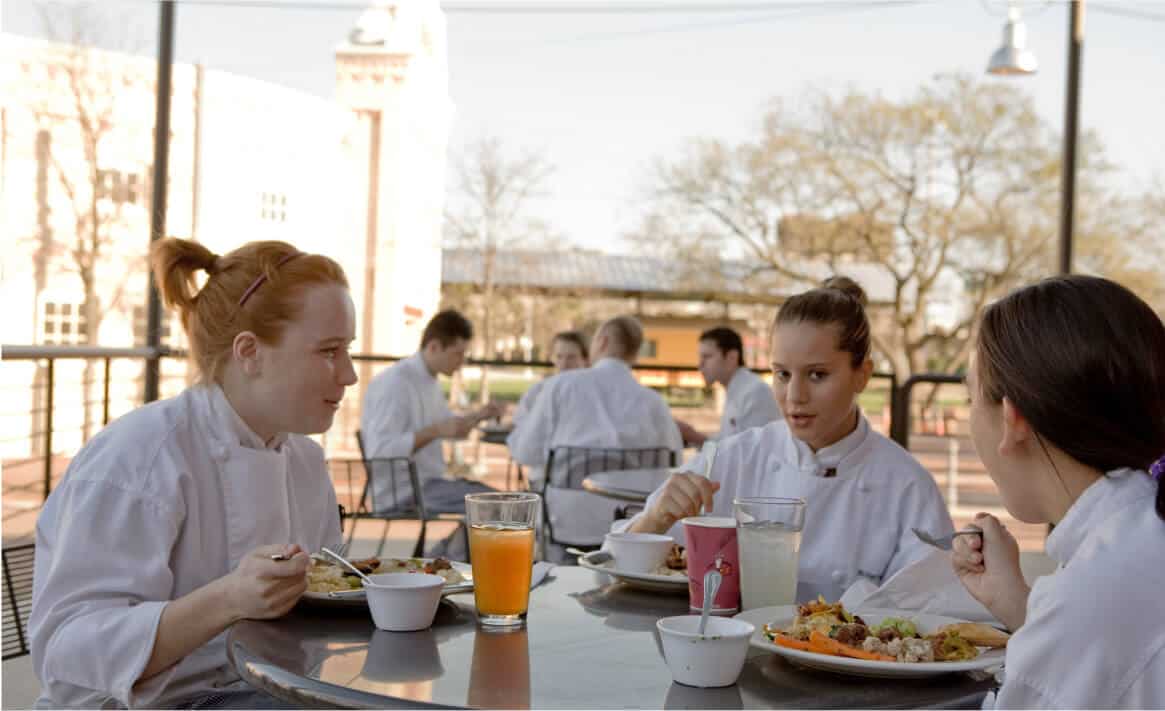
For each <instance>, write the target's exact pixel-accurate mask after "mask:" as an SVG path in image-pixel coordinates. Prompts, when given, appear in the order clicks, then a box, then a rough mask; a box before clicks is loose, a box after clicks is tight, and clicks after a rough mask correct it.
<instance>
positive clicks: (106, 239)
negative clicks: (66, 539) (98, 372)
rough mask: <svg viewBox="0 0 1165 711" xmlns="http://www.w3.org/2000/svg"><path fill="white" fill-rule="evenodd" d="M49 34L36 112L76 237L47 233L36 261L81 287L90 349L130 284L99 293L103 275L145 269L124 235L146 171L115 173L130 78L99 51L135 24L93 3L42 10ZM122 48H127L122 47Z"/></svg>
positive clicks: (86, 425)
mask: <svg viewBox="0 0 1165 711" xmlns="http://www.w3.org/2000/svg"><path fill="white" fill-rule="evenodd" d="M41 13H42V21H43V23H44V27H45V31H46V33H47V34H48V36H49V37H50V38H52V39H53V40H54V42H55V46H54V47H53V54H52V59H51V60H50V62H49V64H48V66H47V67H46V70H47V74H48V79H49V82H50V85H51V87H52V90H50V91H48V92H46V94H45V98H44V100H43V101H42V102H41V104H40V105H39V106H35V107H33V110H34V113H35V115H36V119H37V122H38V125H39V126H40V127H41V131H42V132H43V133H45V135H46V136H47V138H48V140H47V148H48V150H47V151H46V153H47V159H48V162H49V169H50V171H49V172H50V174H51V176H52V178H53V180H54V182H55V184H56V185H57V186H58V187H59V188H60V192H61V193H62V194H63V196H64V198H65V200H64V201H61V202H63V203H64V204H66V205H67V206H68V209H69V216H70V218H71V221H72V223H73V229H72V232H71V233H66V234H63V235H59V236H58V235H54V234H50V235H42V236H41V238H40V240H39V241H40V245H39V250H38V258H39V260H41V263H42V265H48V264H52V265H53V266H54V267H56V268H58V269H60V270H61V271H62V272H64V273H71V274H74V275H76V277H77V278H78V279H79V281H80V283H81V287H82V293H83V300H82V305H81V309H82V312H83V314H84V319H83V321H84V323H85V332H84V342H85V344H86V345H91V346H92V345H97V343H98V334H99V330H100V327H101V323H102V321H103V320H104V318H105V316H106V315H107V314H108V313H110V312H111V311H114V310H118V309H120V308H122V299H123V297H124V295H125V290H126V287H127V285H128V284H129V283H130V280H128V279H116V280H112V282H111V283H112V284H113V285H114V286H113V290H112V292H110V293H108V294H103V293H101V290H100V288H99V276H100V275H99V272H100V271H101V270H102V269H107V268H109V267H110V266H111V265H112V263H113V262H114V260H123V262H124V266H125V268H126V272H127V273H137V272H140V270H141V268H142V259H141V257H140V256H139V257H136V258H135V257H130V256H128V255H125V254H120V253H119V251H118V250H117V247H116V240H117V238H118V236H119V235H121V234H124V230H125V228H127V227H128V226H129V222H128V221H127V220H128V217H127V214H126V206H127V205H130V204H133V203H135V202H136V203H138V204H141V205H143V206H144V204H145V200H146V199H147V198H146V195H147V190H146V188H147V180H146V177H145V175H143V174H142V173H140V172H130V173H124V172H121V171H117V170H113V169H112V168H113V167H114V166H119V165H120V164H122V163H124V162H125V156H126V145H125V141H124V140H120V142H119V139H122V138H124V136H123V135H119V131H120V130H121V127H120V126H119V125H118V121H119V116H118V109H119V104H118V101H119V96H122V97H123V96H124V95H125V92H124V89H125V88H126V85H127V84H128V83H129V80H130V76H129V73H128V72H129V70H128V69H127V66H128V65H127V63H126V59H125V58H124V56H121V57H119V56H117V55H113V54H111V53H109V52H107V51H104V50H102V49H99V48H98V46H99V45H101V44H108V43H110V42H113V43H115V44H123V45H124V44H126V43H127V42H128V38H126V37H124V36H121V37H119V36H118V35H119V33H123V32H125V28H126V27H127V26H129V25H128V24H127V23H126V22H125V18H112V17H110V16H109V15H107V14H104V13H103V12H102V11H101V10H99V9H98V7H97V6H95V5H92V4H85V3H81V4H70V5H56V4H45V5H42V6H41ZM123 48H124V47H123ZM94 372H95V371H94V362H93V361H92V360H88V361H86V368H85V375H84V380H85V383H86V389H88V387H90V385H91V384H92V383H93V380H94ZM89 399H90V398H89V397H87V396H86V397H85V398H84V401H85V403H86V404H85V406H84V407H83V410H84V419H83V423H82V427H83V436H84V438H85V439H88V437H89V435H90V433H91V429H92V427H93V417H92V416H91V413H90V408H89V406H88V404H87V403H88V401H89Z"/></svg>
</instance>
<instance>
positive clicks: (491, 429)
mask: <svg viewBox="0 0 1165 711" xmlns="http://www.w3.org/2000/svg"><path fill="white" fill-rule="evenodd" d="M478 429H480V430H481V441H482V442H485V443H487V444H505V443H506V438H508V437H509V436H510V433H511V432H513V431H514V427H513V426H512V425H484V426H482V427H479V428H478Z"/></svg>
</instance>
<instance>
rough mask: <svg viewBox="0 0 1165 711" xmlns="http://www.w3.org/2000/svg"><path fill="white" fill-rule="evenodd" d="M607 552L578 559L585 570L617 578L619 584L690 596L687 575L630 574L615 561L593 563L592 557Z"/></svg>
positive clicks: (591, 553) (595, 552)
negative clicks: (617, 565) (619, 567)
mask: <svg viewBox="0 0 1165 711" xmlns="http://www.w3.org/2000/svg"><path fill="white" fill-rule="evenodd" d="M600 552H604V553H605V551H592V552H590V553H587V554H586V555H580V556H579V557H578V564H579V565H580V566H581V567H583V568H588V569H590V570H594V571H596V572H599V573H605V574H606V575H610V576H611V577H613V578H615V579H616V580H618V581H619V582H621V583H623V584H625V585H627V586H629V587H633V588H639V589H640V590H650V591H652V592H664V593H672V594H679V593H683V594H684V595H687V594H688V576H687V575H653V574H651V573H630V572H627V571H622V570H619V569H618V568H617V567H615V566H616V562H615V561H611V560H609V561H606V562H603V563H594V562H591V557H592V556H594V555H596V554H598V553H600Z"/></svg>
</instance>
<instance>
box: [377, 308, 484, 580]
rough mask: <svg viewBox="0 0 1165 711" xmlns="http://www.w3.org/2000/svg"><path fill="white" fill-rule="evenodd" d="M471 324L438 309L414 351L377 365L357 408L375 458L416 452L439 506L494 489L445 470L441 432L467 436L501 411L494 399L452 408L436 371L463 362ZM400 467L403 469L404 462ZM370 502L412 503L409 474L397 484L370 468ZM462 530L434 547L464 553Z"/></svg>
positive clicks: (433, 506)
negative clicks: (458, 411)
mask: <svg viewBox="0 0 1165 711" xmlns="http://www.w3.org/2000/svg"><path fill="white" fill-rule="evenodd" d="M472 339H473V325H472V324H470V322H469V320H468V319H466V318H465V317H464V316H462V315H461V314H460V313H458V312H457V311H454V310H453V309H447V310H445V311H441V312H439V313H437V314H436V315H435V316H433V318H431V319H430V320H429V323H428V324H426V325H425V330H424V331H423V332H422V333H421V347H420V350H419V351H417V353H416V354H414V355H412V356H409V357H408V358H405V359H403V360H401V361H400V362H399V363H397V364H396V365H394V366H392V367H391V368H388V369H387V370H385V371H383V372H382V373H379V374H378V375H377V376H376V377H374V378H373V379H372V382H370V383H369V384H368V391H367V392H366V393H365V394H364V405H363V411H362V412H361V413H360V430H361V436H362V437H363V439H364V450H365V453H366V454H367V455H368V456H369V457H370V458H373V459H377V458H388V457H412V458H413V460H414V462H415V463H416V467H417V475H418V477H419V478H420V481H421V487H422V489H423V495H424V501H425V507H426V509H427V510H429V511H432V512H435V513H464V512H465V495H466V494H476V493H483V492H489V491H493V489H492V488H490V487H488V486H486V485H485V484H482V483H481V482H477V481H468V480H465V479H453V478H450V477H447V476H446V468H447V467H446V462H445V452H444V450H443V449H442V446H441V443H442V441H443V440H457V439H464V438H465V437H466V436H468V435H469V433H470V432H471V431H473V428H474V427H476V426H477V425H478V424H479V423H481V422H482V421H483V420H487V419H490V418H492V417H498V416H499V415H501V412H502V408H501V406H500V405H498V404H496V403H489V404H488V405H485V406H484V407H482V408H480V409H478V410H475V411H473V412H470V413H468V414H465V415H455V414H453V411H452V410H450V409H449V404H448V403H447V402H446V400H445V394H444V393H443V392H442V391H441V383H440V382H439V381H438V380H437V376H438V375H446V376H451V375H453V374H454V373H456V372H457V371H458V370H460V369H461V366H462V364H464V363H465V353H466V350H467V349H468V348H469V342H470V341H471V340H472ZM401 471H403V470H401ZM372 494H373V502H372V503H373V506H374V507H375V509H376V510H378V511H381V510H386V509H391V508H397V507H401V506H407V505H410V504H411V503H412V497H413V492H412V487H411V485H410V484H409V483H408V481H407V480H406V479H405V477H404V476H402V475H398V476H397V477H396V481H395V484H394V482H393V480H392V479H391V478H390V475H389V473H388V472H387V471H376V472H373V475H372ZM461 541H462V539H461V537H460V536H458V535H457V532H456V531H455V532H454V533H452V534H450V536H449V537H448V538H446V539H445V540H444V541H443V542H441V543H440V544H438V546H437V548H436V549H435V550H434V551H433V553H434V554H437V555H445V556H448V557H451V558H454V559H457V560H465V558H466V557H467V551H465V550H464V549H463V547H462V545H463V544H462V543H460V542H461Z"/></svg>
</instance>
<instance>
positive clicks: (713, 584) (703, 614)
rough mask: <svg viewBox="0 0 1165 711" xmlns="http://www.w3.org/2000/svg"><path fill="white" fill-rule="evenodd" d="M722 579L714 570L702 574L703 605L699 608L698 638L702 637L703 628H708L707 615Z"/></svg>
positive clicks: (717, 571)
mask: <svg viewBox="0 0 1165 711" xmlns="http://www.w3.org/2000/svg"><path fill="white" fill-rule="evenodd" d="M723 580H724V578H723V576H721V575H720V571H719V570H716V569H715V568H713V569H711V570H709V571H708V572H707V573H704V605H703V607H701V608H700V636H701V637H702V636H704V628H706V627H707V626H708V613H710V612H711V611H712V601H713V600H714V599H716V593H717V592H719V590H720V583H721V582H723Z"/></svg>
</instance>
